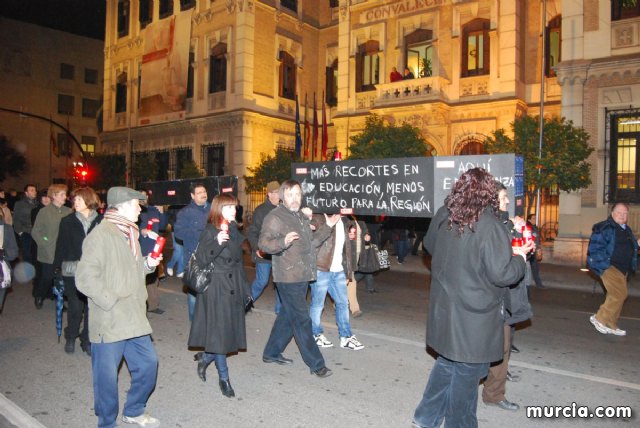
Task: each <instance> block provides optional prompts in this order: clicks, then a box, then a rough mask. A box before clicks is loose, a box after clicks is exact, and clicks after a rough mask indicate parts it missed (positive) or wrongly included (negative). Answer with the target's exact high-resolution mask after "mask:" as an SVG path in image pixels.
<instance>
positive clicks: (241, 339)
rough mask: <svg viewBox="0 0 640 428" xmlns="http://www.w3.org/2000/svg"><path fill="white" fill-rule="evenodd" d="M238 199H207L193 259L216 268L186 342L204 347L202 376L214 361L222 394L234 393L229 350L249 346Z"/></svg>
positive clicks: (199, 358)
mask: <svg viewBox="0 0 640 428" xmlns="http://www.w3.org/2000/svg"><path fill="white" fill-rule="evenodd" d="M237 204H238V201H237V199H236V198H235V197H233V196H232V195H227V194H221V195H218V196H216V197H215V198H213V201H212V203H211V211H210V212H209V218H208V220H207V226H206V228H205V230H204V231H203V232H202V235H201V236H200V241H199V243H198V248H197V250H196V259H197V261H198V265H199V266H207V265H211V264H213V266H214V269H213V274H212V276H211V281H210V283H209V286H208V287H207V289H206V290H205V292H204V293H201V294H198V295H197V297H196V306H195V313H194V316H193V322H192V323H191V332H190V334H189V347H193V348H204V352H198V353H197V354H196V355H195V360H196V361H197V362H198V368H197V372H198V376H199V377H200V379H202V381H203V382H206V380H207V378H206V371H207V367H208V366H209V364H211V363H212V362H215V364H216V368H217V369H218V377H219V382H218V383H219V386H220V390H221V391H222V394H223V395H224V396H226V397H234V396H235V392H234V390H233V388H232V387H231V383H230V382H229V369H228V366H227V355H228V354H231V353H235V352H238V351H240V350H245V349H246V348H247V338H246V330H245V319H244V318H245V303H246V301H247V299H248V298H249V296H251V291H250V287H249V282H248V281H247V274H246V272H245V270H244V266H243V260H242V242H243V241H244V240H245V239H246V238H245V237H244V235H242V234H241V233H240V231H238V228H237V226H236V223H235V215H236V205H237Z"/></svg>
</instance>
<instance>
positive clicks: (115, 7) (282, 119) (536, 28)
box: [103, 0, 560, 188]
mask: <svg viewBox="0 0 640 428" xmlns="http://www.w3.org/2000/svg"><path fill="white" fill-rule="evenodd" d="M143 3H144V2H143ZM170 3H171V2H170ZM548 3H549V6H548V19H547V21H551V19H553V18H554V17H556V16H558V15H559V14H560V4H559V2H554V1H549V2H548ZM149 4H151V5H152V7H153V10H152V12H151V18H150V19H151V21H152V22H153V21H156V20H162V19H169V18H170V17H171V16H172V15H168V14H166V10H165V11H164V15H163V16H166V17H165V18H162V19H161V18H160V15H162V14H161V12H163V11H161V10H160V8H161V7H163V2H162V1H154V2H150V3H149ZM171 4H172V10H173V15H176V14H178V13H184V12H188V13H190V19H191V33H190V50H191V59H190V64H191V65H192V70H193V71H191V73H192V76H193V79H192V82H193V86H192V92H191V93H190V94H189V95H188V96H187V100H186V108H185V114H184V118H183V119H180V120H176V121H167V122H165V123H159V124H153V125H146V126H145V125H142V126H140V123H139V120H138V119H139V118H138V117H137V114H138V111H137V108H138V102H137V100H136V97H137V96H138V95H137V93H138V92H139V88H138V87H137V85H138V82H139V81H140V79H139V74H138V73H139V69H140V62H141V60H142V57H143V50H144V40H145V39H144V38H145V31H146V30H145V28H142V25H141V22H140V19H139V17H140V14H141V9H140V8H141V3H140V2H139V1H130V2H129V1H122V0H120V1H118V0H109V1H108V2H107V8H108V9H107V29H106V41H105V92H104V100H105V133H104V134H103V140H104V142H105V147H106V150H107V151H112V152H118V153H127V156H130V154H129V153H130V152H133V153H134V156H135V154H136V153H139V152H144V151H155V152H159V151H164V152H167V153H168V154H164V155H159V156H160V157H163V159H164V160H163V161H164V162H167V165H168V167H167V168H166V170H167V171H168V174H167V177H168V178H172V177H174V176H175V169H176V168H178V164H177V162H178V160H179V157H180V156H182V155H181V154H180V153H184V152H185V151H190V154H191V156H192V158H193V159H194V160H195V161H196V163H197V164H198V165H199V166H200V167H201V168H202V169H203V170H204V172H205V173H207V174H211V173H214V174H217V173H224V174H233V175H237V176H239V177H242V175H244V174H246V172H247V170H246V168H247V167H249V166H253V165H255V164H256V163H258V162H259V161H260V156H261V155H262V154H263V153H267V154H270V153H273V152H274V150H275V149H276V147H285V148H289V149H293V145H294V141H295V100H294V99H295V95H296V94H297V95H298V97H299V103H300V111H301V115H303V113H304V110H305V109H304V100H305V98H306V99H307V100H308V103H307V106H308V118H309V120H311V117H312V109H313V94H314V93H315V95H316V99H317V114H318V117H321V116H322V115H321V110H320V106H321V98H322V95H321V94H322V93H323V92H326V93H327V101H328V104H327V118H328V135H329V138H328V140H329V144H328V145H329V152H332V151H333V150H339V151H341V152H342V153H343V154H347V155H348V152H349V141H350V140H349V137H351V136H353V135H355V134H357V133H359V132H361V130H362V129H363V126H364V123H365V118H366V116H367V115H369V114H370V113H376V114H378V115H381V116H383V117H384V118H386V119H387V120H389V121H393V122H396V123H401V122H404V121H406V122H409V123H411V124H412V125H414V126H417V127H418V128H419V129H420V130H421V132H422V134H423V136H424V138H425V139H426V140H427V142H428V144H429V146H430V154H433V155H436V154H437V155H450V154H465V153H468V154H473V153H478V152H479V151H481V150H482V141H483V140H484V138H485V137H486V136H487V135H488V134H489V133H490V132H491V131H493V130H495V129H497V128H507V129H508V128H509V124H510V123H511V122H512V121H513V119H514V118H515V117H517V116H518V115H521V114H526V113H529V114H536V113H537V112H538V111H539V104H540V99H539V93H540V90H539V88H540V66H541V62H540V55H541V52H542V51H541V49H542V41H541V38H540V31H541V9H540V4H539V3H538V2H525V1H515V2H499V1H495V0H478V1H455V0H419V1H416V0H411V1H408V0H402V1H398V0H396V1H382V0H380V1H352V0H351V1H347V0H344V1H342V0H341V1H309V0H301V1H284V0H271V1H268V0H265V1H247V0H245V1H193V2H188V1H187V2H184V1H177V0H176V1H174V2H172V3H171ZM123 7H127V8H128V9H127V10H128V15H127V16H128V17H129V18H130V19H129V22H128V28H127V31H126V35H122V32H121V34H120V35H119V34H118V25H119V18H118V16H119V15H118V14H119V13H120V16H122V10H123V9H122V8H123ZM119 8H120V9H119ZM219 52H223V53H224V55H223V57H222V58H223V61H225V62H226V70H227V73H226V82H225V83H226V85H225V90H223V91H215V89H213V88H212V87H211V81H212V79H214V78H215V76H214V75H213V72H212V67H214V66H215V67H217V66H218V65H219V63H218V62H216V61H217V59H216V56H217V55H219ZM425 60H428V61H425ZM405 66H408V67H409V68H411V69H412V72H413V74H414V76H415V79H413V80H402V81H399V82H390V81H389V73H390V71H391V68H392V67H396V68H397V69H398V70H400V71H402V70H403V69H404V68H405ZM288 67H289V68H288ZM283 68H284V69H285V71H286V72H290V74H293V75H294V79H293V83H292V82H288V81H286V79H284V81H283V77H282V74H283ZM119 76H120V77H119ZM122 76H128V77H126V87H127V94H128V98H127V99H128V104H127V110H126V111H124V112H122V111H121V112H119V113H115V109H114V106H115V101H116V100H115V98H116V89H115V87H116V84H117V83H118V79H120V80H122V79H123V77H122ZM142 79H144V76H143V77H142ZM288 84H292V85H293V87H292V88H287V87H286V86H287V85H288ZM543 85H545V94H546V110H545V113H546V114H559V112H560V87H559V85H558V84H557V83H556V79H555V77H553V76H550V77H548V78H547V77H545V79H544V82H543ZM212 91H213V92H212ZM287 91H289V92H287ZM320 120H321V119H320ZM316 153H318V152H316ZM210 156H214V157H215V158H216V159H217V161H219V163H216V162H213V161H212V160H211V159H209V157H210ZM308 159H309V160H310V159H311V155H309V158H308ZM314 159H315V160H318V159H319V154H316V155H314ZM240 187H241V188H242V186H240Z"/></svg>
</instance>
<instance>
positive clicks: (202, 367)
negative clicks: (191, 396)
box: [193, 352, 212, 382]
mask: <svg viewBox="0 0 640 428" xmlns="http://www.w3.org/2000/svg"><path fill="white" fill-rule="evenodd" d="M193 360H194V361H197V362H198V369H197V371H198V377H199V378H200V379H202V381H203V382H206V381H207V367H209V364H211V363H212V361H209V362H206V361H205V360H204V352H198V353H197V354H196V355H194V356H193Z"/></svg>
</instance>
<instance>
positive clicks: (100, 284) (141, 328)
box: [76, 187, 162, 428]
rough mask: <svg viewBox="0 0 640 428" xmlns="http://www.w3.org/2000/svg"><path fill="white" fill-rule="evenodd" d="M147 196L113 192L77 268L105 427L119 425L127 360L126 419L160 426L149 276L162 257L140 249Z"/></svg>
mask: <svg viewBox="0 0 640 428" xmlns="http://www.w3.org/2000/svg"><path fill="white" fill-rule="evenodd" d="M144 198H145V196H144V195H143V194H142V193H140V192H136V191H135V190H133V189H129V188H127V187H112V188H111V189H109V192H108V193H107V203H108V205H109V209H108V210H107V211H106V212H105V214H104V220H103V221H102V222H101V223H100V224H99V225H98V226H96V228H95V229H94V230H93V231H92V232H91V233H90V234H89V235H88V236H87V237H86V239H85V240H84V243H83V245H82V258H81V259H80V262H79V263H78V267H77V270H76V287H77V288H78V291H80V292H82V293H84V294H85V295H86V296H87V297H88V299H89V340H90V341H91V365H92V371H93V394H94V408H95V412H96V415H97V416H98V426H100V427H109V428H110V427H115V426H116V419H117V417H118V408H119V404H118V367H119V365H120V362H121V361H122V359H123V358H124V359H125V361H126V362H127V367H128V368H129V372H130V373H131V388H130V389H129V392H128V394H127V402H126V403H125V405H124V409H123V411H122V413H123V416H122V421H123V422H125V423H128V424H137V425H139V426H144V427H157V426H160V423H159V422H158V420H157V419H155V418H153V417H151V416H149V415H148V414H146V413H145V407H146V404H147V400H148V398H149V396H150V395H151V392H152V391H153V390H154V389H155V386H156V377H157V374H158V356H157V354H156V350H155V348H154V346H153V343H152V342H151V325H149V320H148V319H147V310H146V301H147V289H146V287H145V280H144V278H145V275H146V274H148V273H151V272H153V271H154V270H155V268H156V266H158V264H159V263H160V261H161V260H162V255H160V256H159V257H158V258H152V257H150V255H145V254H142V253H141V250H140V243H139V242H138V237H139V233H140V232H139V229H138V226H137V224H136V221H137V220H138V216H139V215H140V200H143V199H144Z"/></svg>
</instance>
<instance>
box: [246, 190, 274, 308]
mask: <svg viewBox="0 0 640 428" xmlns="http://www.w3.org/2000/svg"><path fill="white" fill-rule="evenodd" d="M279 203H280V183H278V182H277V181H271V182H269V183H267V199H266V200H265V201H264V202H263V203H261V204H260V205H258V207H257V208H256V209H255V211H253V217H252V218H251V226H249V230H248V232H247V239H249V243H250V244H251V251H252V257H253V261H254V262H255V264H256V277H255V279H254V280H253V283H252V284H251V298H252V299H253V301H256V300H258V297H260V295H261V294H262V292H263V291H264V289H265V287H266V286H267V284H268V283H269V275H271V254H267V253H264V252H262V251H260V248H258V240H259V239H260V229H262V223H263V222H264V218H265V217H266V216H267V214H269V213H270V212H271V210H273V209H274V208H275V207H277V206H278V204H279ZM281 306H282V303H281V302H280V296H278V293H277V292H276V308H275V312H276V314H277V313H278V312H280V307H281Z"/></svg>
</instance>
